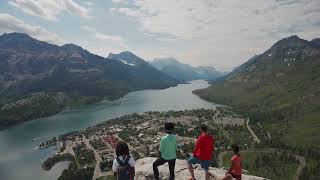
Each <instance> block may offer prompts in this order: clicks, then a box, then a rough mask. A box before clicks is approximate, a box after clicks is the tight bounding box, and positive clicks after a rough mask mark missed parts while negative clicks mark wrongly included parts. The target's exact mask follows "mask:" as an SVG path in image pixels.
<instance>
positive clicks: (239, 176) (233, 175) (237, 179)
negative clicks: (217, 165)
mask: <svg viewBox="0 0 320 180" xmlns="http://www.w3.org/2000/svg"><path fill="white" fill-rule="evenodd" d="M228 174H230V175H231V176H232V177H233V178H235V179H236V180H241V174H240V175H235V174H233V173H231V172H229V173H228Z"/></svg>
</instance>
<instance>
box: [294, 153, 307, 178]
mask: <svg viewBox="0 0 320 180" xmlns="http://www.w3.org/2000/svg"><path fill="white" fill-rule="evenodd" d="M294 156H295V157H296V159H297V160H298V161H299V167H298V169H297V170H296V173H295V174H294V175H293V180H298V179H299V176H300V174H301V172H302V169H303V168H304V167H305V166H306V159H305V158H304V157H302V156H298V155H294Z"/></svg>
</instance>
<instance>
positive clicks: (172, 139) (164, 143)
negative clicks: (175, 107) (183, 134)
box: [153, 122, 177, 180]
mask: <svg viewBox="0 0 320 180" xmlns="http://www.w3.org/2000/svg"><path fill="white" fill-rule="evenodd" d="M164 129H165V131H166V135H165V136H163V137H161V141H160V157H159V158H158V159H157V160H156V161H155V162H154V163H153V173H154V177H155V179H156V180H159V170H158V166H161V165H163V164H164V163H168V164H169V171H170V180H174V167H175V165H176V158H177V152H176V151H177V138H176V136H175V135H173V134H172V131H173V129H174V124H173V123H171V122H168V123H165V125H164Z"/></svg>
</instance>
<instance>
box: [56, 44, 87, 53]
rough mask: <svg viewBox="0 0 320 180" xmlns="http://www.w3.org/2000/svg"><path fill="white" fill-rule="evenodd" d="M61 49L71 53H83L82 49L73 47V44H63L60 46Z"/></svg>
mask: <svg viewBox="0 0 320 180" xmlns="http://www.w3.org/2000/svg"><path fill="white" fill-rule="evenodd" d="M61 48H63V49H66V50H69V51H70V50H71V51H83V50H84V49H83V48H82V47H81V46H78V45H75V44H72V43H70V44H65V45H63V46H61Z"/></svg>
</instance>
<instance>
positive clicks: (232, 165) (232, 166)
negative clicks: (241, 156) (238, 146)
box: [226, 159, 235, 174]
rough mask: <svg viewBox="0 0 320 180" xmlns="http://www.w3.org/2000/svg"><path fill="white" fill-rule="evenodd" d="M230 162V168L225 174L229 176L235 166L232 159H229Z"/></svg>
mask: <svg viewBox="0 0 320 180" xmlns="http://www.w3.org/2000/svg"><path fill="white" fill-rule="evenodd" d="M231 162H232V164H231V167H230V168H229V170H228V171H227V173H226V174H229V173H230V172H231V171H232V169H233V168H234V166H235V164H234V161H233V159H231Z"/></svg>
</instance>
